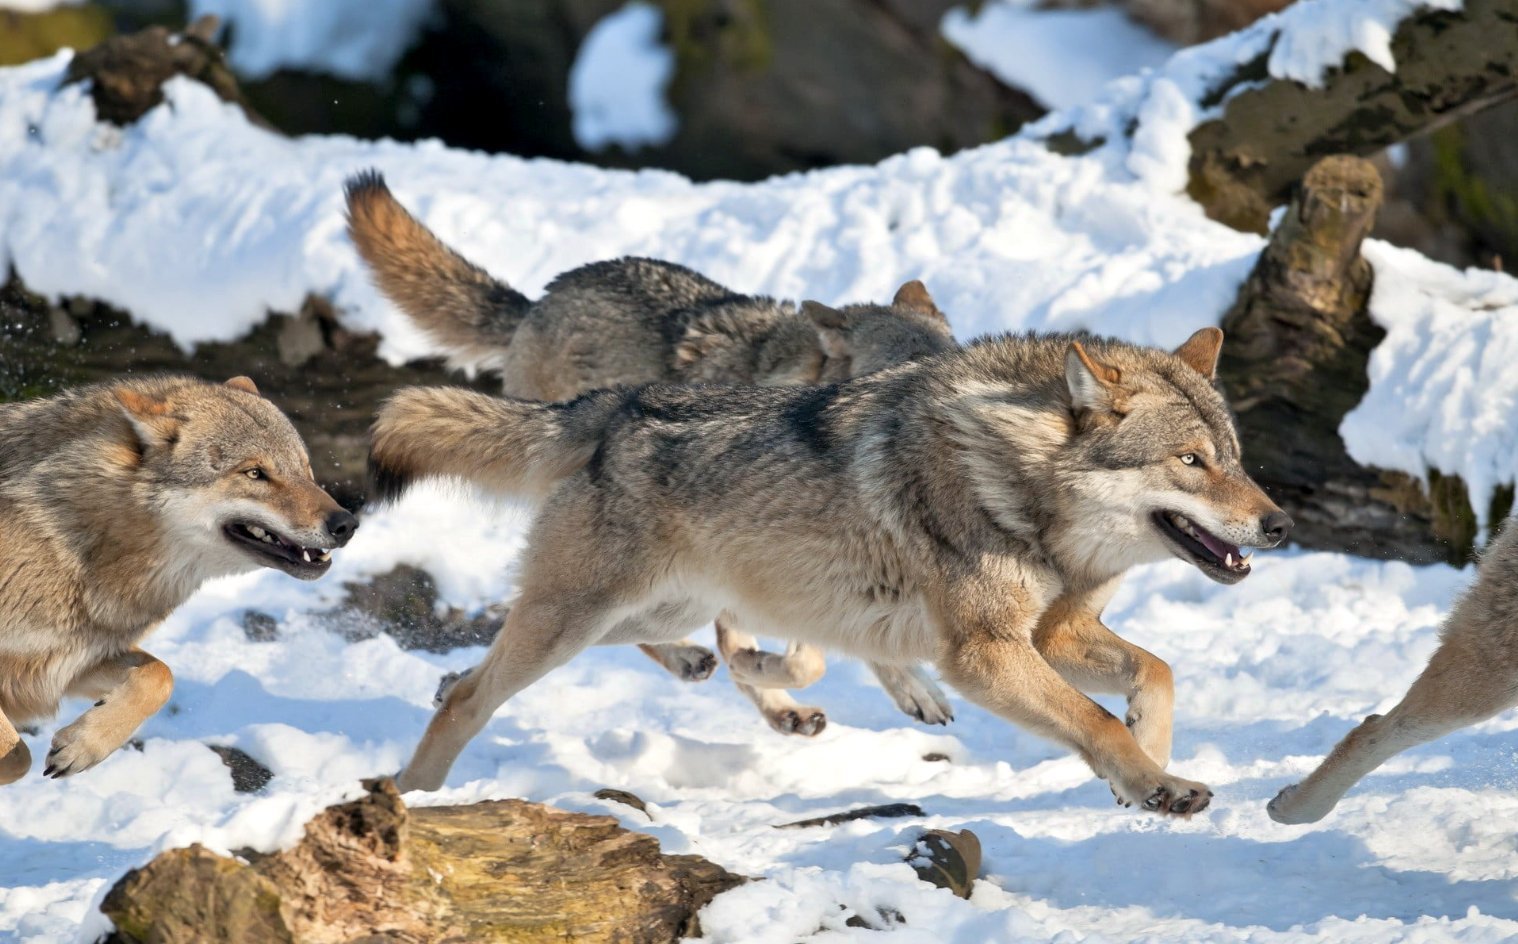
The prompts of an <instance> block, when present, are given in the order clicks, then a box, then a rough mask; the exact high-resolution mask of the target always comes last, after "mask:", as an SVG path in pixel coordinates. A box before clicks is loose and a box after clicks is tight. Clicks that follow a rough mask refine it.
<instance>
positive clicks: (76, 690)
mask: <svg viewBox="0 0 1518 944" xmlns="http://www.w3.org/2000/svg"><path fill="white" fill-rule="evenodd" d="M173 691H174V673H173V672H170V671H169V667H168V666H167V665H164V664H163V663H162V662H160V661H159V660H158V659H156V658H154V657H153V656H150V655H148V654H147V653H146V652H143V651H142V650H141V649H133V650H132V651H130V652H127V653H124V654H122V655H120V656H117V657H116V658H114V659H109V660H107V661H105V662H101V663H99V664H98V665H95V666H94V667H92V668H90V669H88V670H86V671H85V672H83V673H82V674H80V675H79V677H78V678H76V679H74V681H73V684H71V685H70V686H69V689H68V693H69V694H70V695H74V696H82V697H85V698H94V699H97V700H96V702H95V706H94V707H93V708H91V709H90V710H89V711H86V712H85V713H84V714H82V715H80V716H79V717H78V718H77V719H76V720H75V721H74V722H73V723H72V724H70V725H68V726H67V727H65V728H63V729H62V730H60V731H59V732H58V733H57V734H55V735H53V749H52V750H51V751H49V752H48V755H47V767H46V769H44V770H43V774H44V775H45V776H48V777H67V776H69V775H71V774H77V773H79V772H80V771H82V770H89V769H90V768H91V767H93V766H95V765H96V764H98V763H100V762H101V761H102V760H105V758H106V757H107V756H109V755H110V753H111V752H112V751H114V750H116V748H118V747H120V746H121V745H123V744H125V743H126V740H127V738H129V737H131V736H132V732H133V731H136V730H137V728H138V727H139V726H140V725H141V724H142V723H143V722H144V721H146V720H147V719H148V718H150V717H152V715H153V714H155V713H156V712H157V711H158V709H160V708H162V707H163V705H164V702H166V701H168V700H169V695H170V694H171V693H172V692H173Z"/></svg>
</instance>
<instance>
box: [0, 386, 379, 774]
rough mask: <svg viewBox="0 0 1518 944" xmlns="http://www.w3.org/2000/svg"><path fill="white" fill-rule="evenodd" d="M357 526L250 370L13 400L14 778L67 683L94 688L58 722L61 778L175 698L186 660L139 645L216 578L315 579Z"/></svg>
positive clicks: (7, 581)
mask: <svg viewBox="0 0 1518 944" xmlns="http://www.w3.org/2000/svg"><path fill="white" fill-rule="evenodd" d="M357 527H358V521H357V519H355V518H354V517H353V515H351V514H349V513H348V512H346V511H344V510H343V509H342V508H340V507H339V506H338V504H337V503H336V502H335V501H333V500H332V498H331V497H330V496H329V495H327V493H326V492H324V491H322V489H321V488H320V486H318V485H317V484H316V482H315V480H314V479H313V478H312V475H311V464H310V462H309V461H308V460H307V458H306V450H305V447H304V446H303V445H302V444H301V441H300V437H299V436H298V435H297V434H296V432H295V429H294V427H292V426H291V425H290V422H289V420H287V419H286V418H285V417H284V414H282V413H280V411H279V410H278V409H276V408H275V406H274V405H273V404H272V403H270V402H269V401H268V400H265V399H264V398H263V397H261V396H259V394H258V388H257V387H255V386H254V384H253V381H251V380H249V379H248V378H246V377H235V378H233V379H231V380H229V381H227V382H226V383H225V384H213V383H207V382H205V381H202V380H196V379H192V378H188V377H157V378H151V379H138V380H124V381H121V382H119V383H105V384H98V385H95V386H89V387H83V388H80V389H78V390H74V391H71V392H68V393H64V394H62V395H60V396H56V397H52V398H50V399H43V400H32V401H28V402H23V403H11V404H0V546H3V547H4V548H5V554H4V556H3V558H0V783H11V782H14V781H16V780H18V779H20V778H21V777H22V776H23V775H25V773H26V772H27V770H28V769H30V767H31V754H30V752H29V751H28V749H27V746H26V743H25V742H24V741H22V740H21V739H20V736H19V735H18V734H17V732H16V728H15V724H16V723H18V722H26V721H29V720H32V719H36V718H43V717H47V716H49V715H51V714H53V713H54V712H56V711H57V710H58V704H59V702H60V700H61V699H62V698H63V697H64V696H79V697H85V698H90V699H94V700H95V705H94V707H92V708H90V709H89V710H88V711H86V712H85V713H84V714H83V715H81V716H80V717H79V718H78V720H76V721H74V722H73V723H72V724H69V725H67V726H65V727H64V728H63V729H61V730H60V731H59V732H58V733H57V735H56V736H55V737H54V738H53V742H52V750H51V751H50V752H49V753H48V755H47V767H46V769H45V770H44V773H45V774H46V775H47V776H50V777H66V776H69V775H71V774H76V773H79V772H80V771H83V770H88V769H89V768H90V767H93V766H94V765H95V764H98V763H99V762H100V761H102V760H104V759H105V757H106V756H107V755H109V754H110V753H111V752H112V751H114V750H115V749H116V748H118V747H120V746H121V745H122V744H123V743H124V742H125V741H126V739H127V738H128V737H130V736H131V734H132V732H133V731H135V730H136V729H137V726H138V725H140V724H141V723H142V722H143V721H144V720H146V719H147V718H148V717H149V716H150V715H152V714H153V713H154V712H156V711H157V710H158V709H159V708H161V707H162V706H163V704H164V702H165V701H167V700H168V697H169V693H170V691H171V690H172V688H173V682H174V679H173V675H172V674H171V673H170V672H169V668H168V666H166V665H164V664H163V663H162V662H160V661H159V660H158V659H155V658H154V657H153V656H151V655H149V654H148V653H146V652H144V651H142V650H141V649H139V648H137V645H138V643H139V642H140V641H141V640H142V638H143V637H144V636H146V635H147V634H148V632H149V631H150V630H151V629H152V628H153V626H154V625H155V624H157V623H158V622H159V621H161V620H162V619H163V618H164V617H166V616H168V615H169V613H171V612H172V611H173V610H174V609H175V608H176V607H178V606H179V605H180V604H181V603H183V602H184V601H185V599H186V598H187V597H189V596H190V594H191V593H193V592H194V591H195V589H196V588H197V587H199V586H200V584H201V583H202V582H204V581H205V580H207V579H209V578H211V577H219V576H223V575H227V574H236V573H244V572H246V571H251V570H254V569H256V568H258V567H273V568H276V569H278V570H282V571H284V572H285V573H287V574H290V575H292V576H295V577H299V578H301V579H302V580H314V579H316V578H317V577H320V576H321V575H322V574H324V573H326V571H327V568H328V567H329V566H330V564H331V562H330V557H329V555H330V552H331V550H332V549H333V548H335V547H339V546H341V545H343V544H346V543H347V542H348V539H349V538H350V537H351V536H352V534H353V532H354V530H355V529H356V528H357Z"/></svg>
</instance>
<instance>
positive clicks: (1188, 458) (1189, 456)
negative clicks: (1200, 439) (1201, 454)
mask: <svg viewBox="0 0 1518 944" xmlns="http://www.w3.org/2000/svg"><path fill="white" fill-rule="evenodd" d="M1181 461H1182V462H1184V463H1186V464H1187V465H1196V453H1194V452H1188V453H1186V454H1185V455H1183V456H1181Z"/></svg>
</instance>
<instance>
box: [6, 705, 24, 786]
mask: <svg viewBox="0 0 1518 944" xmlns="http://www.w3.org/2000/svg"><path fill="white" fill-rule="evenodd" d="M31 769H32V752H31V750H30V749H28V748H27V746H26V742H25V741H23V740H21V733H20V732H19V731H17V730H16V726H15V725H14V724H11V720H10V719H9V718H7V717H6V716H5V712H3V711H0V786H4V785H5V784H8V783H15V782H16V781H17V780H20V779H21V778H22V777H24V776H26V772H27V771H28V770H31Z"/></svg>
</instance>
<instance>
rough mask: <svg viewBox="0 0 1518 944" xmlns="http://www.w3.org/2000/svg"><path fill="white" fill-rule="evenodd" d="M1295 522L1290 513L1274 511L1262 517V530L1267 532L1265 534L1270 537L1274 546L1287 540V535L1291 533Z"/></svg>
mask: <svg viewBox="0 0 1518 944" xmlns="http://www.w3.org/2000/svg"><path fill="white" fill-rule="evenodd" d="M1293 523H1294V522H1293V521H1292V520H1291V515H1288V514H1287V513H1286V512H1284V511H1272V512H1271V513H1270V514H1268V515H1266V516H1265V517H1263V518H1261V519H1260V530H1261V531H1263V532H1265V536H1266V537H1267V538H1269V539H1270V541H1271V544H1272V546H1274V545H1276V544H1280V543H1281V542H1282V541H1284V540H1286V535H1288V534H1290V533H1291V526H1292V524H1293Z"/></svg>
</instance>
